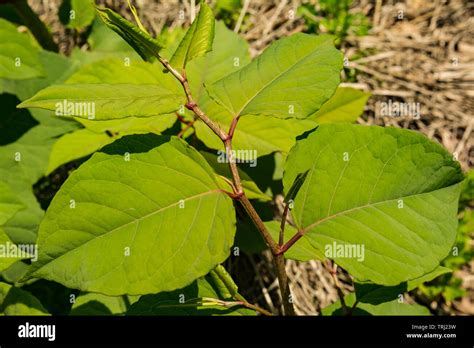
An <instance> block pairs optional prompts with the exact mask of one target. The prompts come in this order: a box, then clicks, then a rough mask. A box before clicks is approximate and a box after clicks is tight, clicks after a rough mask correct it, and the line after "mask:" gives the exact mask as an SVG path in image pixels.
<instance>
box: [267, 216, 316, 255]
mask: <svg viewBox="0 0 474 348" xmlns="http://www.w3.org/2000/svg"><path fill="white" fill-rule="evenodd" d="M265 226H266V227H267V229H268V232H270V234H271V235H272V237H273V239H274V240H276V241H278V239H279V236H280V222H279V221H266V222H265ZM296 232H297V230H296V228H294V227H293V226H291V225H290V224H288V223H287V224H286V225H285V238H283V241H284V242H285V243H286V242H288V241H289V240H290V239H291V237H293V236H294V235H295V234H296ZM285 257H286V258H287V259H291V260H297V261H309V260H314V259H316V260H324V259H325V257H324V254H323V253H322V252H321V251H319V250H318V249H317V248H315V247H314V246H312V245H311V243H310V242H309V241H308V240H307V239H305V238H303V239H300V240H299V241H298V243H296V244H295V245H293V246H292V247H291V248H290V249H288V251H287V252H286V253H285Z"/></svg>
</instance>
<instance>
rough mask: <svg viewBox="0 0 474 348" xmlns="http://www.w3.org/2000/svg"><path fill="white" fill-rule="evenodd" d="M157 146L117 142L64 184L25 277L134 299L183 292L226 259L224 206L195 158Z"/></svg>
mask: <svg viewBox="0 0 474 348" xmlns="http://www.w3.org/2000/svg"><path fill="white" fill-rule="evenodd" d="M165 140H166V138H162V137H158V136H151V135H149V136H132V137H125V138H122V139H120V140H118V141H117V142H115V143H114V144H112V145H110V146H109V147H107V148H105V149H104V150H103V151H104V153H102V152H101V153H96V154H94V155H93V156H92V158H91V159H89V160H88V161H87V162H86V163H84V164H83V165H82V166H81V167H80V168H79V169H78V170H76V171H75V172H74V173H73V174H72V175H71V176H70V177H69V178H68V180H67V181H66V182H65V183H64V185H63V186H62V187H61V189H60V191H59V192H58V193H57V194H56V196H55V198H54V199H53V201H52V203H51V205H50V207H49V208H48V211H47V213H46V216H45V218H44V220H43V222H42V224H41V226H40V232H39V235H38V250H39V252H40V253H39V260H38V261H37V262H35V263H34V264H33V267H34V269H33V271H34V273H33V276H34V277H40V278H46V279H49V280H54V281H57V282H59V283H61V284H63V285H65V286H68V287H71V288H78V289H81V290H84V291H91V292H100V293H103V294H107V295H120V294H135V295H138V294H147V293H155V292H160V291H171V290H175V289H178V288H181V287H183V286H186V285H188V284H189V283H190V282H192V281H193V280H195V279H197V278H198V277H200V276H203V275H205V274H206V273H208V272H209V271H210V270H211V269H212V268H213V267H215V265H216V264H218V263H220V262H222V261H224V260H225V259H226V257H227V256H228V254H229V249H230V247H231V245H232V242H233V238H234V234H235V216H234V215H235V214H234V209H233V204H232V201H231V199H230V198H229V197H228V196H227V195H226V194H224V193H223V192H222V191H221V190H220V189H219V186H218V184H217V181H216V180H215V177H214V173H213V171H212V169H211V168H210V167H209V165H208V164H207V162H206V161H205V160H204V158H202V156H201V155H200V154H199V153H198V152H197V151H196V150H194V149H192V148H191V147H189V146H187V145H186V144H185V143H184V142H183V141H181V140H179V139H177V138H172V139H171V141H170V142H166V143H164V141H165ZM127 152H128V153H130V158H129V161H127V160H126V159H127V158H128V157H127V156H128V155H127ZM136 152H140V153H136ZM71 199H73V200H74V205H75V208H73V209H71V208H70V204H71ZM127 248H129V249H127ZM127 250H129V252H130V254H129V255H128V253H127ZM104 252H105V253H107V257H106V258H104V257H101V256H100V255H102V254H103V253H104Z"/></svg>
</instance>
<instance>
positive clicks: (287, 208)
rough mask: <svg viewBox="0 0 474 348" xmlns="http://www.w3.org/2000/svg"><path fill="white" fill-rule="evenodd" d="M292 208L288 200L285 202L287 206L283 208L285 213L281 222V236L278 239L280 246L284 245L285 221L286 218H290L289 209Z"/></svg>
mask: <svg viewBox="0 0 474 348" xmlns="http://www.w3.org/2000/svg"><path fill="white" fill-rule="evenodd" d="M289 210H290V205H289V204H288V202H286V203H285V208H284V209H283V214H282V216H281V224H280V236H279V239H278V246H279V247H280V250H281V247H282V246H283V243H284V242H285V223H286V219H287V218H288V211H289Z"/></svg>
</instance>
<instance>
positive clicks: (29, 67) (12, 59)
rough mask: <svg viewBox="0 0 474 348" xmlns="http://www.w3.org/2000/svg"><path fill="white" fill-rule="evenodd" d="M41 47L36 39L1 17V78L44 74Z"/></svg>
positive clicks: (20, 78) (19, 77)
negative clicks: (19, 30)
mask: <svg viewBox="0 0 474 348" xmlns="http://www.w3.org/2000/svg"><path fill="white" fill-rule="evenodd" d="M39 51H40V49H39V46H38V45H37V44H36V43H35V42H34V40H33V39H32V38H31V37H30V36H29V35H28V34H24V33H20V32H18V30H17V28H16V27H15V26H14V25H13V24H11V23H10V22H8V21H6V20H5V19H3V18H0V78H7V79H14V80H22V79H30V78H33V77H38V76H43V75H44V70H43V65H42V64H41V61H40V59H39V55H38V53H39Z"/></svg>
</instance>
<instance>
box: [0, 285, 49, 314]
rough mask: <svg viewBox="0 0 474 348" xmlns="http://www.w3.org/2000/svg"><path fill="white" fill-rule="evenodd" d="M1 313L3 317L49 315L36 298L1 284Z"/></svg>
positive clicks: (18, 289)
mask: <svg viewBox="0 0 474 348" xmlns="http://www.w3.org/2000/svg"><path fill="white" fill-rule="evenodd" d="M0 313H1V314H3V315H34V316H36V315H49V314H48V312H47V311H46V309H44V307H43V305H42V304H41V302H40V301H39V300H38V299H37V298H36V297H35V296H33V295H32V294H30V293H29V292H26V291H24V290H22V289H20V288H16V287H12V286H10V285H8V284H5V283H1V282H0Z"/></svg>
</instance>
